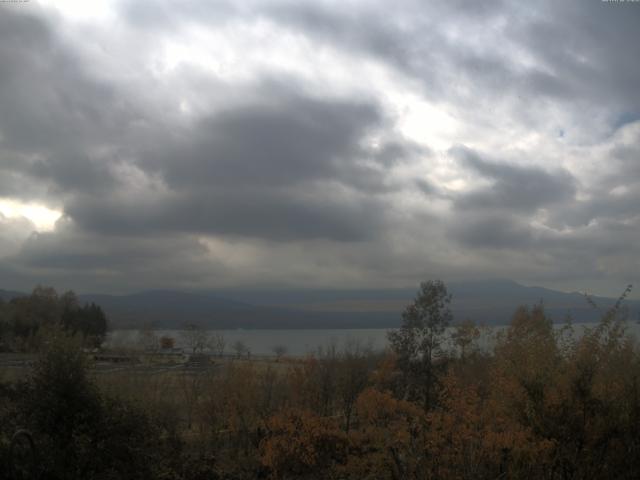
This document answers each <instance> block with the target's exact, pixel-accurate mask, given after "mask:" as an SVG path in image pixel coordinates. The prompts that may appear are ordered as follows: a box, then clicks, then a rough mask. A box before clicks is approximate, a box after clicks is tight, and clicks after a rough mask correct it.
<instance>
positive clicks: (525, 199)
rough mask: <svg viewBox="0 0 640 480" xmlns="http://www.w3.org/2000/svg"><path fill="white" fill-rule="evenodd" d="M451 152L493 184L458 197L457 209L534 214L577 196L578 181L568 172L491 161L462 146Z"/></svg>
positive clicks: (455, 199) (455, 202) (455, 200)
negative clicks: (545, 207) (514, 211)
mask: <svg viewBox="0 0 640 480" xmlns="http://www.w3.org/2000/svg"><path fill="white" fill-rule="evenodd" d="M451 153H452V154H453V155H454V156H455V157H457V158H459V159H460V160H461V161H462V162H463V164H464V165H466V166H467V167H469V168H471V171H472V173H476V174H478V175H481V176H482V177H484V178H487V179H489V180H490V181H491V184H490V185H489V186H488V187H484V188H482V189H476V190H472V191H469V192H467V193H464V194H462V195H458V196H456V197H455V198H454V204H455V207H456V208H457V209H460V210H468V209H492V210H501V209H502V210H507V211H508V210H517V211H521V212H535V211H536V210H537V209H538V208H540V207H543V206H550V205H553V204H558V203H561V202H567V201H571V200H572V199H573V197H574V196H575V193H576V186H575V180H574V178H573V177H572V175H571V174H570V173H569V172H567V171H566V170H558V171H556V172H548V171H545V170H544V169H542V168H539V167H535V166H533V167H531V166H516V165H510V164H506V163H497V162H493V161H488V160H485V159H483V158H482V157H481V156H480V155H479V154H478V153H477V152H475V151H473V150H471V149H468V148H465V147H463V146H456V147H454V148H453V149H452V150H451Z"/></svg>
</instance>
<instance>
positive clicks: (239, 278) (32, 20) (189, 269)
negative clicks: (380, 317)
mask: <svg viewBox="0 0 640 480" xmlns="http://www.w3.org/2000/svg"><path fill="white" fill-rule="evenodd" d="M626 3H627V5H622V4H619V5H617V6H616V5H614V4H607V3H605V2H590V3H584V2H551V1H549V2H542V3H538V4H536V5H525V4H522V3H521V2H515V1H513V2H511V1H491V2H474V3H473V4H471V3H468V2H459V1H453V2H416V1H403V2H398V3H397V4H394V8H393V9H389V8H388V5H386V4H383V3H382V2H380V3H378V4H375V3H374V4H370V3H368V4H366V5H365V4H360V3H358V2H355V3H351V2H347V3H343V2H341V3H339V4H338V3H333V2H330V1H327V2H288V1H287V2H262V1H255V2H248V3H243V4H238V3H237V2H215V3H211V2H205V1H199V0H194V1H189V2H184V3H183V4H181V5H180V6H179V7H178V6H176V5H174V4H173V3H172V2H168V1H162V2H147V1H140V2H133V3H132V2H114V5H113V10H112V15H111V16H108V17H106V18H103V19H101V20H100V21H98V22H97V23H96V24H91V23H89V24H86V25H83V24H82V22H80V23H74V22H72V21H70V20H69V19H68V18H67V17H66V16H65V15H64V14H59V13H57V12H55V10H54V9H45V8H43V7H40V6H39V5H38V4H36V3H34V4H33V5H32V6H31V7H30V8H28V9H27V8H20V9H19V8H12V9H4V10H3V12H2V16H0V65H2V68H0V111H1V112H2V115H0V212H2V210H1V208H3V207H2V206H3V203H2V202H3V201H6V200H9V201H12V202H17V203H20V204H22V205H27V206H28V205H29V204H32V203H33V204H38V205H46V206H48V207H49V208H53V209H56V210H58V211H60V212H61V213H62V217H61V219H60V220H59V222H58V224H57V226H56V228H55V229H54V230H53V231H50V232H42V231H41V232H39V233H33V232H34V231H35V230H37V228H38V227H37V226H36V225H34V224H33V223H31V222H30V221H28V220H27V219H24V218H13V217H11V218H9V216H7V215H8V214H6V212H5V214H2V213H0V275H2V276H3V278H6V279H8V280H7V281H8V282H9V284H8V285H6V286H7V287H14V286H15V287H20V288H25V286H28V285H29V284H32V283H37V282H41V281H42V282H51V283H55V284H59V285H61V286H64V287H75V288H80V289H85V290H87V289H102V290H127V289H133V288H148V287H164V286H168V287H170V286H186V287H188V286H204V287H206V286H208V285H216V286H221V285H234V284H267V283H269V284H271V283H276V284H292V285H298V286H300V285H306V286H310V285H316V286H320V285H340V286H352V287H359V286H365V285H376V286H406V285H410V284H413V283H415V282H416V281H418V280H420V279H423V278H425V277H427V276H444V277H465V276H469V277H476V278H477V277H481V276H509V277H512V278H515V279H520V280H524V281H529V282H532V283H535V282H538V281H539V282H546V283H547V284H549V285H562V286H567V285H570V283H571V282H572V281H575V282H581V281H582V279H588V280H586V282H587V283H588V284H590V285H597V286H598V288H602V289H603V291H605V293H608V292H609V290H607V289H609V288H610V289H611V290H613V291H617V290H618V287H619V285H621V284H626V283H627V282H629V281H634V279H637V272H638V271H639V269H638V268H637V267H638V263H637V261H635V260H633V259H634V258H639V257H638V255H637V254H638V253H639V252H638V250H637V249H638V247H637V246H636V244H637V241H635V240H634V239H636V238H640V222H639V220H638V210H637V208H638V205H640V196H639V194H638V193H637V192H638V191H640V168H639V165H640V160H639V159H640V122H639V119H640V94H639V93H638V88H637V86H638V85H640V64H639V63H638V62H637V61H635V57H634V53H633V51H632V48H633V46H634V45H636V44H637V43H638V41H639V40H640V38H639V33H638V29H637V25H638V24H639V22H640V8H636V7H638V6H637V5H633V4H631V2H626ZM100 22H103V23H104V25H103V24H101V23H100ZM78 25H80V26H78ZM119 39H122V40H119ZM209 42H210V43H209ZM134 46H135V47H134ZM405 96H406V98H405ZM399 99H400V100H399ZM403 102H404V103H403ZM418 103H426V104H428V106H429V108H427V109H425V111H426V112H427V113H425V114H423V115H424V116H423V117H420V116H419V115H418V117H417V120H416V119H415V118H414V119H413V120H412V122H408V120H407V119H408V118H410V117H411V114H412V111H411V109H412V108H414V106H415V105H414V104H418ZM418 110H419V109H418ZM434 110H436V111H437V112H440V113H442V112H445V113H446V115H444V114H443V115H435V114H433V111H434ZM443 119H444V120H443ZM446 119H450V123H451V126H448V127H447V126H446V125H444V126H443V125H441V123H442V124H444V123H447V121H448V120H446ZM408 124H411V125H410V128H409V127H407V125H408ZM438 127H443V128H444V127H446V128H444V130H442V131H445V132H446V134H442V132H441V131H439V130H438ZM422 131H424V133H422ZM416 132H417V133H416ZM438 132H440V133H438ZM438 135H440V137H438V138H436V137H437V136H438ZM432 140H433V143H432ZM427 145H429V146H427ZM434 145H439V146H437V147H435V146H434ZM463 145H465V146H463ZM554 282H555V283H554ZM589 282H591V283H589ZM14 284H15V285H14ZM1 287H2V286H1V285H0V288H1ZM572 288H581V284H576V285H574V286H573V287H572Z"/></svg>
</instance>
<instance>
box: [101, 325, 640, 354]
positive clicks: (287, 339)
mask: <svg viewBox="0 0 640 480" xmlns="http://www.w3.org/2000/svg"><path fill="white" fill-rule="evenodd" d="M594 325H595V324H584V323H582V324H574V326H573V327H574V331H575V335H577V336H579V335H581V334H582V332H584V329H585V328H589V327H593V326H594ZM555 327H556V328H561V327H562V325H561V324H558V325H555ZM627 327H628V331H629V332H630V333H632V334H634V335H635V337H636V338H640V325H638V324H637V323H635V322H633V323H631V322H629V323H628V325H627ZM505 328H506V327H502V326H498V327H487V328H485V329H484V330H483V331H482V336H481V337H480V339H479V344H480V346H481V347H483V348H488V347H490V346H491V345H492V344H493V343H494V341H495V340H494V339H495V335H496V334H497V333H498V332H500V331H501V330H504V329H505ZM388 331H389V330H388V329H379V328H372V329H324V330H258V329H256V330H242V329H239V330H212V331H211V333H221V334H222V335H223V336H224V339H225V343H226V350H225V353H232V345H233V344H234V343H235V342H237V341H241V342H242V343H244V345H245V346H246V347H247V348H248V349H249V350H250V352H251V354H252V355H273V348H274V347H275V346H278V345H282V346H284V347H286V349H287V354H288V355H306V354H309V353H314V352H317V350H318V349H319V348H325V347H328V346H330V345H335V346H336V347H337V348H338V349H342V348H344V346H345V345H347V344H348V343H349V342H358V343H360V344H361V345H363V346H364V345H368V346H370V347H371V348H372V349H373V350H384V349H385V348H386V347H387V345H388V341H387V332H388ZM449 331H451V329H449ZM154 333H155V335H157V336H158V337H161V336H168V337H172V338H173V339H174V340H175V345H176V347H183V346H184V341H183V333H182V331H180V330H157V331H155V332H154ZM107 344H108V345H109V346H112V347H135V346H137V345H139V344H140V332H139V331H137V330H114V331H112V332H110V334H109V337H108V340H107Z"/></svg>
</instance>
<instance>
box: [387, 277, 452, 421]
mask: <svg viewBox="0 0 640 480" xmlns="http://www.w3.org/2000/svg"><path fill="white" fill-rule="evenodd" d="M450 303H451V295H449V293H448V292H447V287H446V286H445V284H444V283H443V282H442V281H440V280H429V281H427V282H423V283H421V284H420V289H419V290H418V294H417V296H416V298H415V299H414V301H413V303H412V304H410V305H409V306H407V308H406V309H405V310H404V312H403V314H402V326H401V327H400V328H399V329H398V330H396V331H391V332H389V334H388V338H389V342H390V343H391V347H392V349H393V351H394V352H395V354H396V356H397V365H398V367H399V368H400V370H401V371H402V373H403V377H404V385H405V395H406V396H407V398H408V399H412V400H418V399H419V400H421V401H422V403H423V405H424V408H425V410H426V409H429V408H430V407H431V406H432V404H433V400H434V388H435V384H436V370H437V366H436V365H435V362H436V361H437V360H439V358H440V357H441V354H442V344H443V340H444V333H445V329H446V328H447V327H448V326H449V324H450V322H451V320H452V314H451V310H450V308H449V305H450Z"/></svg>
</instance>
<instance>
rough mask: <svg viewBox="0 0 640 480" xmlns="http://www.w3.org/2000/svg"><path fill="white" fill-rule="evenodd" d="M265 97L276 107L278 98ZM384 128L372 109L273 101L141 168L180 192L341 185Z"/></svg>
mask: <svg viewBox="0 0 640 480" xmlns="http://www.w3.org/2000/svg"><path fill="white" fill-rule="evenodd" d="M265 94H266V95H267V98H269V97H271V98H272V99H273V96H274V94H277V92H265ZM381 123H382V118H381V113H380V112H379V111H378V109H377V108H376V107H375V105H373V104H371V103H358V102H353V101H332V100H323V101H320V100H314V99H311V98H308V97H301V96H296V95H290V94H289V95H286V96H282V95H277V97H276V99H275V101H272V102H269V103H268V104H266V105H263V104H251V105H240V106H238V107H237V108H234V109H233V110H228V111H223V112H220V113H216V114H214V115H213V116H211V117H209V118H206V119H204V120H202V121H200V122H199V123H198V125H196V126H195V128H193V131H191V132H188V133H187V134H186V137H185V138H184V139H183V140H178V141H176V143H175V144H173V145H169V146H168V148H164V151H162V152H158V153H157V154H153V153H151V155H150V157H151V158H146V159H144V160H142V161H141V162H140V164H141V165H142V166H143V167H144V168H145V169H149V170H153V169H156V168H157V169H158V170H159V171H160V172H162V175H163V177H164V179H165V180H166V182H167V184H168V185H169V186H170V187H175V188H178V189H179V188H181V187H184V186H197V185H211V186H213V185H229V184H234V185H237V186H238V187H239V186H252V185H254V186H255V185H260V186H265V185H275V186H278V185H292V184H296V183H299V182H303V181H309V180H321V179H339V178H340V173H341V171H342V170H344V169H345V168H344V167H345V166H347V165H350V164H352V163H353V161H354V159H357V158H360V157H362V156H363V155H364V151H363V149H362V147H361V146H360V145H359V143H360V140H361V139H362V137H363V136H364V135H365V134H366V133H368V131H369V130H371V129H373V128H374V127H380V126H381ZM363 170H364V169H363ZM355 173H357V172H355ZM363 173H365V174H366V172H363Z"/></svg>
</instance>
